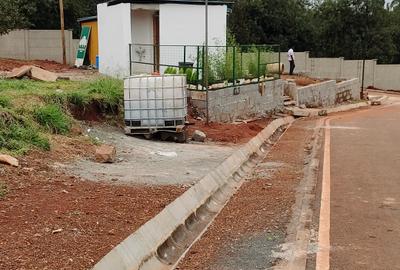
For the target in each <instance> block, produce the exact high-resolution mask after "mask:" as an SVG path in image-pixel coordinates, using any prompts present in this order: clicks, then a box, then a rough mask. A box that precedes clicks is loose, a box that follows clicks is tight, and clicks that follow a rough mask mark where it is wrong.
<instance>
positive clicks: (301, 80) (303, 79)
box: [281, 75, 326, 86]
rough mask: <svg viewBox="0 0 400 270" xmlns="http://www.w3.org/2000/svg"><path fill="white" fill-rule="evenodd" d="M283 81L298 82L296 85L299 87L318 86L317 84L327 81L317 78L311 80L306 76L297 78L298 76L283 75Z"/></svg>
mask: <svg viewBox="0 0 400 270" xmlns="http://www.w3.org/2000/svg"><path fill="white" fill-rule="evenodd" d="M281 79H284V80H288V79H291V80H294V81H295V82H296V85H298V86H307V85H310V84H316V83H320V82H323V81H326V80H323V79H315V78H310V77H306V76H297V75H282V76H281Z"/></svg>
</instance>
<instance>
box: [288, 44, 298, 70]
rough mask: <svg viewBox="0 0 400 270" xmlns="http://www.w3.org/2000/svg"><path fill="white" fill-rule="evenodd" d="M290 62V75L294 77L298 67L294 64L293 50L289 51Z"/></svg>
mask: <svg viewBox="0 0 400 270" xmlns="http://www.w3.org/2000/svg"><path fill="white" fill-rule="evenodd" d="M288 60H289V64H290V72H289V74H290V75H293V71H294V68H295V67H296V65H295V64H294V51H293V49H292V48H290V49H289V51H288Z"/></svg>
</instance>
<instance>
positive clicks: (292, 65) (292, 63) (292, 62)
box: [289, 61, 296, 75]
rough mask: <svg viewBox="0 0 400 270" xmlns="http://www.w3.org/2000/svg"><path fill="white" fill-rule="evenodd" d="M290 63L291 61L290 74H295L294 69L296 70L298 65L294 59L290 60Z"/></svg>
mask: <svg viewBox="0 0 400 270" xmlns="http://www.w3.org/2000/svg"><path fill="white" fill-rule="evenodd" d="M289 63H290V73H289V74H290V75H293V71H294V68H295V67H296V65H295V64H294V61H289Z"/></svg>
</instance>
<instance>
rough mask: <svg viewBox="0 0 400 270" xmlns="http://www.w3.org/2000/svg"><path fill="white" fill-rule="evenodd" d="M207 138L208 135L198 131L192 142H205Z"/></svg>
mask: <svg viewBox="0 0 400 270" xmlns="http://www.w3.org/2000/svg"><path fill="white" fill-rule="evenodd" d="M206 138H207V135H206V134H205V133H204V132H203V131H200V130H196V131H195V132H194V133H193V135H192V140H193V141H195V142H204V141H205V140H206Z"/></svg>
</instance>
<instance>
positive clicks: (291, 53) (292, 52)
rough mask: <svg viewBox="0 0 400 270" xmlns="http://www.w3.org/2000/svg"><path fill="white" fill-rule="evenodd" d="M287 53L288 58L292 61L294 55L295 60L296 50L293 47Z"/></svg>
mask: <svg viewBox="0 0 400 270" xmlns="http://www.w3.org/2000/svg"><path fill="white" fill-rule="evenodd" d="M287 54H288V60H289V61H292V57H293V61H294V51H293V49H290V50H289V51H288V53H287Z"/></svg>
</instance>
